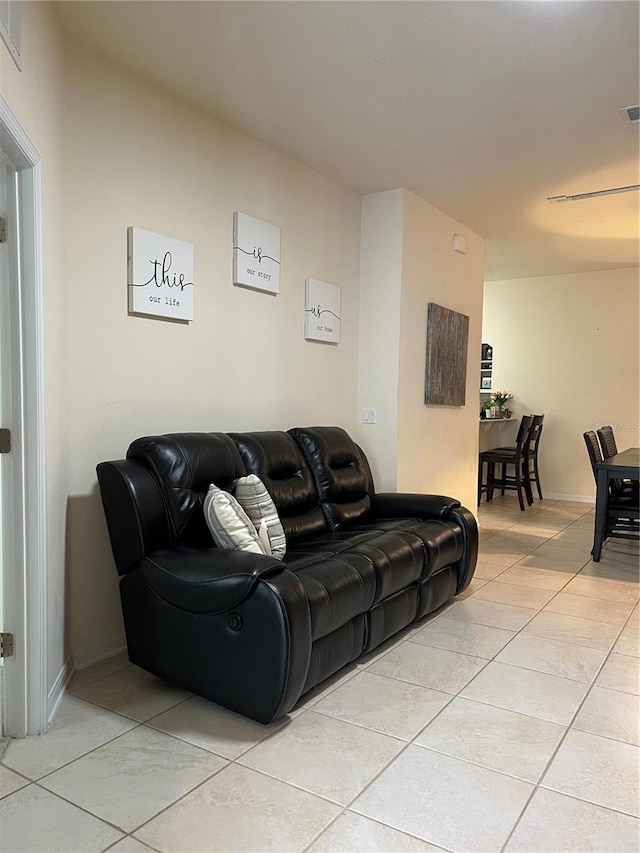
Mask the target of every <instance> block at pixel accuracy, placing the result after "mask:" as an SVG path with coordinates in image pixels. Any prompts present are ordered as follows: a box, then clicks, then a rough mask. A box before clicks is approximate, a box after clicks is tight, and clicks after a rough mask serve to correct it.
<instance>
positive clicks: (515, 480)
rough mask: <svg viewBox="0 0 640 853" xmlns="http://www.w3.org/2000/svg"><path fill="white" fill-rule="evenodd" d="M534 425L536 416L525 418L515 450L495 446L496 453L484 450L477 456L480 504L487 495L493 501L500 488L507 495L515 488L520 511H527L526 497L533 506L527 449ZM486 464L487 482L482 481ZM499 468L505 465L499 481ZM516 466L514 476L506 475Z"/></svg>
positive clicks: (522, 421) (526, 416) (519, 428)
mask: <svg viewBox="0 0 640 853" xmlns="http://www.w3.org/2000/svg"><path fill="white" fill-rule="evenodd" d="M532 424H533V415H523V416H522V418H521V420H520V426H519V427H518V435H517V436H516V444H515V447H496V448H494V449H493V450H483V451H482V453H480V454H479V457H478V503H480V501H481V500H482V495H483V494H484V493H486V495H487V503H489V502H490V501H491V500H492V499H493V492H494V490H495V489H496V488H499V489H500V490H501V492H502V494H504V491H505V489H514V490H515V491H516V492H517V494H518V503H519V504H520V509H521V511H522V512H524V498H525V497H526V499H527V503H528V504H529V505H531V504H532V503H533V497H532V495H531V483H530V481H529V478H528V476H527V470H528V467H527V466H528V459H527V449H528V444H529V433H530V432H531V425H532ZM485 463H486V465H487V479H486V482H485V481H483V473H484V465H485ZM496 465H502V469H501V477H500V479H499V480H497V481H496ZM507 465H513V466H514V473H513V476H512V477H511V476H507V473H506V466H507Z"/></svg>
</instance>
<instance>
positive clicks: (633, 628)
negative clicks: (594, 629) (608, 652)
mask: <svg viewBox="0 0 640 853" xmlns="http://www.w3.org/2000/svg"><path fill="white" fill-rule="evenodd" d="M613 651H614V652H618V654H621V655H631V656H632V657H636V658H637V657H640V630H639V629H638V625H637V623H635V622H634V623H631V622H629V624H628V625H627V627H626V628H625V629H624V630H623V631H622V633H621V634H620V636H619V637H618V639H617V640H616V644H615V645H614V647H613Z"/></svg>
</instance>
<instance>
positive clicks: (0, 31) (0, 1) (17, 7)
mask: <svg viewBox="0 0 640 853" xmlns="http://www.w3.org/2000/svg"><path fill="white" fill-rule="evenodd" d="M21 15H22V3H21V2H20V0H0V36H2V41H3V42H4V43H5V44H6V46H7V48H8V50H9V53H10V54H11V56H12V57H13V61H14V62H15V64H16V65H17V66H18V68H21V64H20V60H21V53H20V18H21Z"/></svg>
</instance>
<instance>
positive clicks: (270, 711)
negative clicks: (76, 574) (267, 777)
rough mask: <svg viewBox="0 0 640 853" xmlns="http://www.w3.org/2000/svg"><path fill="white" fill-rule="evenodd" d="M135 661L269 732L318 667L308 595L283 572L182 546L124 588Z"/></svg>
mask: <svg viewBox="0 0 640 853" xmlns="http://www.w3.org/2000/svg"><path fill="white" fill-rule="evenodd" d="M120 595H121V598H122V608H123V614H124V622H125V628H126V632H127V645H128V650H129V658H130V660H131V661H132V662H133V663H135V664H137V665H138V666H141V667H142V668H143V669H146V670H148V671H149V672H153V673H155V674H156V675H158V676H160V677H161V678H165V679H167V680H168V681H171V682H173V683H175V684H177V685H179V686H181V687H183V688H184V689H185V690H189V691H191V692H193V693H196V694H197V695H199V696H203V697H204V698H206V699H209V700H210V701H212V702H216V703H218V704H220V705H223V706H224V707H225V708H229V709H230V710H232V711H235V712H236V713H239V714H244V715H246V716H248V717H250V718H251V719H254V720H258V721H259V722H261V723H269V722H271V721H272V720H274V719H277V718H278V717H279V716H281V715H282V714H285V713H287V712H288V711H290V710H291V708H292V707H293V706H294V705H295V703H296V701H297V700H298V698H299V696H300V694H301V692H302V689H303V687H304V684H305V682H306V679H307V673H308V670H309V662H310V660H311V615H310V610H309V601H308V598H307V595H306V593H305V591H304V587H303V586H302V583H301V581H300V578H298V577H297V576H296V575H295V574H294V573H293V572H291V571H289V570H288V569H287V567H286V566H285V564H284V563H282V562H280V561H279V560H274V559H273V558H271V557H265V556H264V555H262V554H252V553H248V552H246V551H245V552H242V551H224V550H222V549H216V548H187V547H184V546H175V547H174V548H167V549H163V550H161V551H156V552H154V553H153V554H152V555H150V556H149V557H146V558H145V559H144V560H143V561H142V564H141V565H140V567H139V568H137V569H134V570H133V571H130V572H128V573H127V574H126V575H125V577H124V578H123V579H122V581H121V582H120Z"/></svg>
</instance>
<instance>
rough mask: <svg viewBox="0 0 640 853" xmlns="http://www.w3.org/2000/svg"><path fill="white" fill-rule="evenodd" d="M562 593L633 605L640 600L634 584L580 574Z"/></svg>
mask: <svg viewBox="0 0 640 853" xmlns="http://www.w3.org/2000/svg"><path fill="white" fill-rule="evenodd" d="M562 591H563V592H568V593H571V594H572V595H585V596H589V597H590V598H601V599H604V600H605V601H621V602H627V601H628V602H629V603H630V604H635V603H636V602H637V601H638V598H640V595H639V593H638V589H637V587H636V585H635V584H630V583H626V582H624V581H616V580H611V579H610V578H595V577H592V576H589V575H585V574H583V573H582V572H581V573H580V574H579V575H576V577H575V578H573V579H572V580H570V581H569V583H568V584H567V585H566V586H565V587H564V589H563V590H562Z"/></svg>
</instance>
